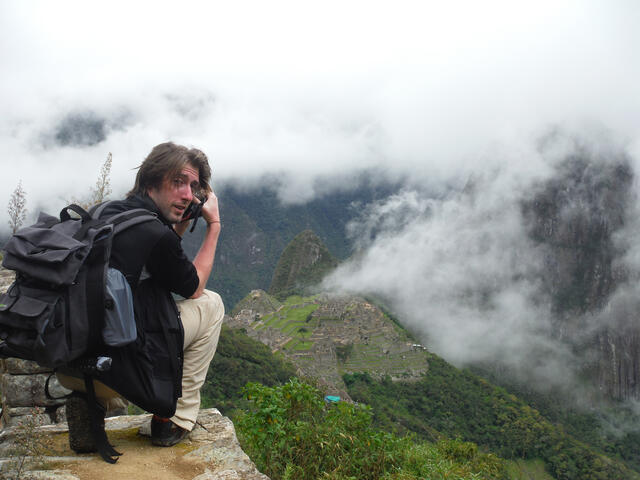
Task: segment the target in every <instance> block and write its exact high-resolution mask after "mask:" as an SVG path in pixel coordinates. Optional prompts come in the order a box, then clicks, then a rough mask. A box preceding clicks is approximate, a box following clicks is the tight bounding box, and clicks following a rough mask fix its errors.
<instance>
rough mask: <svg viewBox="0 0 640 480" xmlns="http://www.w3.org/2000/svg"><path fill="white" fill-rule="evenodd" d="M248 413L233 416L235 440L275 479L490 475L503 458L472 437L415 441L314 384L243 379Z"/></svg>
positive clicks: (500, 474)
mask: <svg viewBox="0 0 640 480" xmlns="http://www.w3.org/2000/svg"><path fill="white" fill-rule="evenodd" d="M244 392H245V395H246V398H247V400H249V401H250V402H251V408H250V411H249V412H247V413H245V414H242V415H240V416H239V417H237V419H236V427H237V432H238V438H239V440H240V442H241V444H242V447H243V449H244V450H245V452H247V454H248V455H249V456H250V457H251V459H252V460H253V461H254V462H256V465H257V466H258V469H259V470H260V471H262V472H264V473H265V474H266V475H268V476H269V477H270V478H271V479H272V480H280V479H283V480H285V479H306V480H314V479H329V480H368V479H370V480H374V479H382V480H411V479H423V478H429V479H445V478H447V479H457V480H462V479H487V480H489V479H492V480H499V479H501V478H506V477H505V470H504V464H503V462H502V460H500V459H499V458H498V457H496V456H494V455H491V454H483V453H480V452H479V451H478V447H477V446H476V445H475V444H473V443H469V442H462V441H459V440H453V441H451V440H444V441H440V442H438V443H436V444H433V443H428V442H422V443H415V442H414V441H413V440H412V439H411V438H408V437H405V438H401V437H398V436H396V435H394V434H392V433H387V432H383V431H381V430H378V429H375V428H374V427H373V425H372V415H371V411H370V409H369V408H368V407H366V406H361V405H352V404H348V403H345V402H339V403H337V404H331V405H328V404H325V403H324V402H323V401H322V395H321V393H320V392H319V391H318V390H317V389H315V388H314V387H312V386H310V385H307V384H305V383H301V382H300V381H298V380H297V379H292V380H291V381H289V382H288V383H287V384H285V385H283V386H280V387H273V388H270V387H265V386H263V385H259V384H255V383H252V384H248V385H247V386H246V388H245V389H244Z"/></svg>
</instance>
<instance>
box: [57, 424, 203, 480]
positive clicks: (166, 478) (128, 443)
mask: <svg viewBox="0 0 640 480" xmlns="http://www.w3.org/2000/svg"><path fill="white" fill-rule="evenodd" d="M137 430H138V429H137V428H136V429H130V430H125V431H118V432H109V440H110V442H111V443H112V444H113V446H114V448H115V449H116V450H118V451H119V452H121V453H122V456H120V458H119V460H118V461H117V462H116V463H115V464H113V465H110V464H108V463H106V462H105V461H103V460H102V458H100V456H99V455H98V454H83V455H78V454H76V453H74V452H73V451H72V450H71V449H70V448H69V443H68V442H69V437H68V434H66V433H60V434H56V435H53V438H52V440H53V451H54V452H55V455H59V456H60V457H67V458H70V457H71V458H79V459H78V460H71V461H62V462H56V463H55V464H54V465H53V466H54V468H56V469H60V470H66V471H68V472H70V473H72V474H73V475H75V476H76V477H78V478H79V479H81V480H115V479H129V478H130V479H136V480H191V479H193V478H194V477H196V476H198V475H200V474H202V473H204V471H205V462H204V461H203V460H201V459H199V458H194V457H185V454H187V453H189V452H190V451H191V450H193V449H194V448H195V445H193V444H191V443H190V442H189V441H187V442H186V443H184V444H179V445H177V446H174V447H171V448H162V447H155V446H153V445H151V442H150V440H149V438H148V437H143V436H140V435H138V433H137Z"/></svg>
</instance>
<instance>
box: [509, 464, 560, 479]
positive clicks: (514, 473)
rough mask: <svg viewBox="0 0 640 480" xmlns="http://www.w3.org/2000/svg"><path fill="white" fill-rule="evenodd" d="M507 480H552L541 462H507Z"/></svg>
mask: <svg viewBox="0 0 640 480" xmlns="http://www.w3.org/2000/svg"><path fill="white" fill-rule="evenodd" d="M505 463H506V471H507V475H508V476H509V480H553V477H552V476H551V475H549V473H548V472H547V471H546V470H545V468H544V462H543V461H542V460H507V461H506V462H505Z"/></svg>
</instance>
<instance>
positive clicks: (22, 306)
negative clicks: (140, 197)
mask: <svg viewBox="0 0 640 480" xmlns="http://www.w3.org/2000/svg"><path fill="white" fill-rule="evenodd" d="M104 206H106V204H103V205H100V206H99V207H98V208H96V209H95V210H94V211H93V212H92V213H93V215H91V214H89V213H88V212H87V211H85V210H84V209H83V208H81V207H79V206H78V205H69V206H68V207H65V208H64V209H63V210H62V211H61V212H60V218H59V219H58V218H56V217H52V216H50V215H47V214H43V213H41V214H40V216H39V218H38V221H37V222H36V223H35V224H34V225H31V226H29V227H25V228H22V229H20V230H18V231H17V232H16V233H15V234H14V235H13V236H12V237H11V238H10V239H9V241H8V242H7V244H6V246H5V255H4V259H3V262H2V264H3V266H4V267H5V268H8V269H10V270H15V272H16V280H15V282H14V283H13V284H12V285H11V286H10V287H9V289H8V290H7V292H6V293H5V294H4V295H2V297H0V356H3V357H17V358H22V359H25V360H33V361H36V362H38V363H39V364H40V365H43V366H45V367H50V368H58V367H61V366H64V365H68V364H69V363H70V362H73V361H74V360H76V359H79V358H81V357H83V356H87V355H95V354H97V353H101V352H100V351H101V349H102V347H103V346H104V345H105V342H106V344H107V345H114V346H121V345H123V344H126V343H127V339H126V338H119V339H117V338H114V335H113V329H114V328H118V325H114V324H113V322H114V321H116V322H117V321H118V320H122V321H123V322H128V323H129V325H124V323H123V324H122V325H120V327H121V328H127V327H128V333H129V338H128V342H131V341H134V340H135V335H134V336H133V338H131V335H130V334H131V324H132V322H134V321H135V320H134V318H133V311H132V307H131V309H128V308H127V310H130V314H131V315H130V318H126V319H122V318H121V317H120V316H118V315H111V313H113V312H114V311H116V313H118V310H119V309H121V308H122V307H123V305H122V303H121V302H120V301H119V299H118V298H114V295H113V293H112V292H111V295H109V293H110V292H109V289H108V287H109V285H110V282H108V280H111V279H116V280H118V277H117V275H118V273H119V272H117V271H115V270H114V269H109V258H110V255H111V243H112V240H113V237H114V236H115V235H117V234H118V233H120V232H121V231H123V230H125V229H127V228H129V227H131V226H133V225H137V224H139V223H142V222H148V221H154V220H157V217H156V215H154V214H153V213H151V212H150V211H148V210H145V209H136V210H130V211H127V212H123V213H120V214H117V215H114V216H112V217H110V218H106V219H100V218H98V217H99V215H100V212H102V210H103V208H104ZM69 211H73V212H75V213H77V214H78V217H77V218H76V217H71V215H70V214H69ZM114 274H115V275H116V276H114ZM120 275H122V274H120ZM123 279H124V276H123V275H122V277H121V278H120V280H121V282H120V285H119V286H120V287H123V286H124V284H123V283H122V280H123ZM124 296H125V297H126V296H127V295H126V292H125V295H124ZM129 297H130V293H129ZM124 307H125V308H126V307H127V305H124ZM105 319H107V323H106V324H105ZM133 326H134V327H135V324H133ZM134 332H135V330H134ZM118 342H120V343H118Z"/></svg>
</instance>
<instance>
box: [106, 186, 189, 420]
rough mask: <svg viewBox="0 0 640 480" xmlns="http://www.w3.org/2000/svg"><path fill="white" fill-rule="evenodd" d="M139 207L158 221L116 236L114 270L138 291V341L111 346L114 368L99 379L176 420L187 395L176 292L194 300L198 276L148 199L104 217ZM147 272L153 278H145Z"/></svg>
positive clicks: (113, 207) (121, 205)
mask: <svg viewBox="0 0 640 480" xmlns="http://www.w3.org/2000/svg"><path fill="white" fill-rule="evenodd" d="M134 208H147V209H148V210H150V211H152V212H154V213H156V214H157V215H158V218H159V220H158V221H151V222H145V223H142V224H140V225H136V226H134V227H131V228H129V229H127V230H125V231H124V232H122V234H120V235H118V236H116V237H115V238H114V240H113V247H112V252H111V260H110V265H111V266H112V267H114V268H117V269H119V270H120V271H122V273H124V275H125V276H126V278H127V280H128V281H129V283H130V285H131V287H132V290H133V292H134V310H135V315H136V326H137V339H136V341H135V342H134V343H132V344H129V345H127V346H125V347H110V348H109V349H108V352H107V354H108V355H109V356H111V358H112V368H111V370H109V371H108V372H102V373H100V374H99V375H98V376H97V378H98V379H99V380H100V381H102V382H103V383H104V384H106V385H107V386H109V387H111V388H112V389H114V390H115V391H117V392H118V393H119V394H120V395H122V396H123V397H125V398H126V399H128V400H129V401H131V402H133V403H134V404H136V405H138V406H139V407H141V408H143V409H144V410H146V411H148V412H152V413H155V414H158V415H160V416H163V417H171V416H172V415H173V414H174V413H175V408H176V402H177V399H178V397H180V396H181V395H182V388H181V387H182V348H183V341H184V330H183V328H182V322H181V321H180V314H179V312H178V308H177V306H176V303H175V300H174V298H173V296H172V293H177V294H180V295H182V296H184V297H189V296H191V295H192V294H193V292H195V290H196V288H197V286H198V276H197V272H196V270H195V267H194V266H193V264H192V263H191V261H189V260H188V259H187V257H186V256H185V254H184V252H183V251H182V247H181V246H180V237H179V236H178V235H177V234H176V233H175V231H174V230H173V228H172V227H171V225H170V224H169V223H168V222H166V220H164V219H163V218H162V216H161V215H160V212H159V211H158V209H157V208H156V207H155V204H154V203H153V201H151V199H150V198H149V197H138V196H135V197H132V198H129V199H127V200H124V201H121V202H113V203H112V204H110V205H109V206H108V208H106V209H105V211H104V213H103V216H110V215H113V214H115V213H118V212H121V211H125V210H131V209H134ZM143 270H146V272H148V273H149V274H150V276H148V277H147V275H146V274H145V275H143V274H142V273H143ZM141 277H142V278H143V280H141V281H140V278H141ZM145 277H147V278H145Z"/></svg>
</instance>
